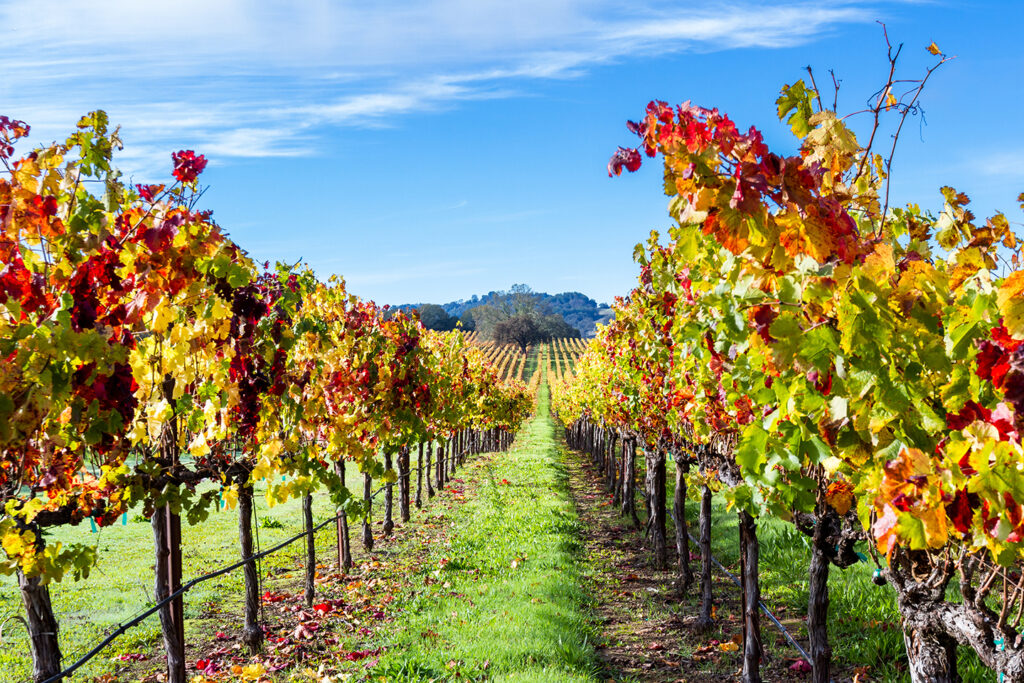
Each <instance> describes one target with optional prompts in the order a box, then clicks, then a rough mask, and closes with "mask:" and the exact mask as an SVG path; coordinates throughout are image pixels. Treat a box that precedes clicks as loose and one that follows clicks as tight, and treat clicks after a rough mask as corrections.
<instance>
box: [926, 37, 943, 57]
mask: <svg viewBox="0 0 1024 683" xmlns="http://www.w3.org/2000/svg"><path fill="white" fill-rule="evenodd" d="M925 49H926V50H928V52H929V53H931V54H933V55H941V54H942V50H940V49H939V46H938V45H936V44H935V41H934V40H933V41H932V44H931V45H929V46H928V47H926V48H925Z"/></svg>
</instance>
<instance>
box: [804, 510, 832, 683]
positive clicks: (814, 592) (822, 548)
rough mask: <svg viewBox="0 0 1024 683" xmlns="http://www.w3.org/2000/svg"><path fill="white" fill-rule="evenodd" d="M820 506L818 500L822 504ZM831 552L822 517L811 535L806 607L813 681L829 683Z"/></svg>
mask: <svg viewBox="0 0 1024 683" xmlns="http://www.w3.org/2000/svg"><path fill="white" fill-rule="evenodd" d="M821 507H822V505H821V504H819V508H821ZM822 513H823V509H819V510H815V516H816V517H818V518H819V519H820V518H821V516H822ZM828 552H829V546H828V537H827V532H826V525H825V524H823V523H821V522H820V521H819V522H818V524H817V525H816V526H815V527H814V535H813V536H812V537H811V568H810V583H809V585H808V589H809V598H808V607H807V637H808V641H809V647H808V650H809V651H808V654H809V655H810V656H811V662H810V664H811V666H812V667H813V669H814V671H813V673H812V674H811V678H812V680H813V681H814V683H829V680H830V678H831V671H830V669H831V662H832V646H831V645H830V644H829V642H828V603H829V597H828V565H829V556H828Z"/></svg>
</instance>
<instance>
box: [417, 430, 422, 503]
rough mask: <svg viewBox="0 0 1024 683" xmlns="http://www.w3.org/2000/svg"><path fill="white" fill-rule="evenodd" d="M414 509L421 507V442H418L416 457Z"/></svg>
mask: <svg viewBox="0 0 1024 683" xmlns="http://www.w3.org/2000/svg"><path fill="white" fill-rule="evenodd" d="M416 507H417V508H422V507H423V442H422V441H420V447H419V455H417V456H416Z"/></svg>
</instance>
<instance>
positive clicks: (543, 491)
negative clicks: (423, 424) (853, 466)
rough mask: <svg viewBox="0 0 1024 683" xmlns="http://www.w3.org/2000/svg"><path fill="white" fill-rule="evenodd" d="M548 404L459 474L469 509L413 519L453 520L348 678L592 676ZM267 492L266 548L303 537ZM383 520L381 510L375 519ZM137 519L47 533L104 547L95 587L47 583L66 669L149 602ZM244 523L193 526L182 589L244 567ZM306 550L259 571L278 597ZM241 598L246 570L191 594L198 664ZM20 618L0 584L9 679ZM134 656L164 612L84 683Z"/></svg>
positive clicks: (143, 525) (18, 656)
mask: <svg viewBox="0 0 1024 683" xmlns="http://www.w3.org/2000/svg"><path fill="white" fill-rule="evenodd" d="M548 406H549V397H548V392H547V387H546V386H545V387H543V388H542V391H541V399H540V404H539V409H538V415H537V417H535V418H534V419H532V420H531V421H530V422H529V423H528V425H527V426H526V427H525V428H524V430H523V432H521V434H520V435H519V438H518V440H517V442H516V445H515V446H514V448H513V449H512V451H511V452H509V453H503V454H495V455H490V456H482V457H481V458H479V459H476V460H475V461H474V462H472V463H471V464H470V465H469V466H467V467H465V468H463V469H460V471H459V472H458V473H457V474H456V475H455V476H456V477H457V478H460V479H465V480H467V481H468V482H469V485H470V486H472V487H473V488H474V489H475V490H474V491H473V494H472V495H471V496H469V499H468V500H467V502H465V503H462V504H456V505H451V504H450V503H448V502H446V501H447V500H448V494H445V496H442V497H440V498H435V499H434V501H435V503H432V504H431V505H430V507H429V508H428V509H427V510H425V511H424V513H415V514H416V516H417V517H418V516H419V515H420V514H426V515H427V518H426V519H427V520H428V521H429V522H431V523H434V524H437V523H441V524H448V525H450V529H449V530H448V532H447V533H446V534H445V539H446V542H445V543H444V544H441V545H438V546H437V547H436V548H433V549H432V550H431V551H430V553H429V554H428V560H427V561H425V562H423V563H422V564H420V565H418V566H417V569H416V572H415V575H414V576H412V577H410V578H411V581H410V582H407V583H406V584H405V585H406V586H407V588H403V589H401V590H402V594H400V595H396V596H395V601H394V603H392V606H391V607H392V608H393V610H394V611H393V612H392V609H390V608H389V612H392V613H394V614H395V619H394V621H389V623H388V628H387V629H385V630H383V631H381V632H376V633H374V634H373V635H372V636H370V640H369V641H367V640H362V639H357V641H358V643H359V644H358V647H360V648H366V649H371V648H377V647H380V646H384V647H385V648H386V649H385V651H384V654H383V655H382V656H381V658H380V662H379V664H378V666H376V667H373V668H372V669H369V670H365V671H364V669H363V667H362V665H361V664H355V665H352V666H351V667H350V669H354V670H355V671H356V672H359V674H358V675H367V676H370V675H372V676H373V677H374V678H381V677H383V678H384V679H386V680H396V681H417V680H429V679H432V678H433V679H438V678H441V679H448V678H453V677H456V676H458V677H460V680H464V679H466V678H467V677H469V678H473V677H482V676H487V677H489V678H490V679H494V680H524V681H526V680H529V681H579V680H591V679H592V675H591V674H592V673H593V671H594V670H595V656H594V651H593V648H592V647H591V643H592V642H593V636H592V632H591V631H590V627H589V623H588V621H587V611H586V596H585V595H584V594H583V592H582V590H581V588H580V584H581V581H580V577H579V573H578V569H577V565H578V560H579V554H580V544H579V540H578V535H579V528H578V525H579V522H578V520H577V518H576V516H575V511H574V508H573V506H572V504H571V502H570V499H569V495H568V491H567V482H566V476H565V472H564V468H563V467H562V466H561V464H560V462H561V458H562V457H563V456H564V452H563V450H562V449H561V447H560V445H559V442H558V441H557V439H556V438H555V434H556V431H555V430H556V428H555V424H554V422H553V421H552V419H551V417H550V416H549V412H548ZM414 458H415V455H414ZM506 482H507V483H506ZM414 485H415V484H414ZM262 489H263V486H257V496H256V509H255V515H254V516H255V518H256V519H257V520H259V521H260V528H259V530H258V533H259V540H260V545H261V546H262V547H264V548H265V547H268V546H270V545H272V544H275V543H277V542H279V541H281V540H284V539H285V538H288V537H290V536H293V535H295V534H296V533H298V532H300V531H301V529H302V522H301V501H299V500H294V501H290V502H288V503H285V504H282V505H278V506H276V507H274V508H270V509H268V508H267V505H266V502H265V499H264V498H263V497H262V495H260V493H261V491H262ZM332 514H333V510H332V508H331V505H330V502H329V500H328V499H327V497H326V496H314V517H315V518H316V519H324V518H326V517H329V516H330V515H332ZM380 514H381V513H380V511H379V510H378V511H377V512H376V516H377V519H378V520H379V518H380ZM136 517H137V516H136V515H133V514H132V513H129V516H128V522H127V524H125V525H122V524H121V523H120V522H119V523H118V524H116V525H114V526H112V527H108V528H106V529H101V530H99V532H98V533H94V532H92V531H91V530H90V527H89V525H88V524H85V525H81V526H79V527H74V528H63V529H60V530H57V531H55V532H54V533H53V534H51V535H50V536H49V538H50V540H51V541H58V540H59V541H62V542H64V543H69V542H84V543H90V544H96V545H97V546H98V548H99V557H100V559H99V563H98V565H97V566H96V567H95V568H94V570H93V572H92V574H91V576H90V577H89V578H88V579H86V580H84V581H79V582H75V581H72V580H70V579H68V580H66V581H64V582H61V583H55V584H53V585H52V586H51V595H52V599H53V604H54V609H55V612H56V614H57V617H58V620H59V622H60V625H61V631H60V640H61V648H62V651H63V653H64V663H65V665H68V664H70V663H72V662H73V661H74V660H76V659H77V658H78V656H79V655H80V654H82V653H84V652H85V651H87V650H88V649H90V648H91V647H92V646H93V645H94V644H95V643H96V642H97V641H99V640H100V639H101V638H102V637H103V635H104V632H105V631H107V630H109V629H111V628H113V627H115V626H116V625H118V624H119V623H123V622H124V621H127V620H129V619H131V618H132V617H133V616H134V615H135V614H137V613H139V612H140V611H141V610H143V609H145V608H146V607H148V606H150V605H152V597H151V596H152V584H153V570H152V566H153V549H152V545H153V541H152V531H151V527H150V524H149V522H148V520H146V519H144V518H141V517H138V521H135V518H136ZM414 524H415V520H414ZM237 528H238V518H237V514H236V513H235V512H234V511H222V512H218V513H215V514H212V515H211V516H210V518H209V519H208V520H207V521H205V522H204V523H202V524H199V525H197V526H195V527H189V526H183V529H182V545H183V557H184V578H185V580H188V579H190V578H192V577H195V576H198V575H200V574H204V573H207V572H209V571H210V570H212V569H215V568H218V567H220V566H223V565H225V564H228V563H231V562H233V561H235V560H236V559H238V558H239V554H240V549H239V543H238V531H237ZM412 540H413V539H412V538H410V539H409V543H408V547H402V545H401V544H399V545H398V546H396V547H395V548H393V549H392V550H384V551H383V552H384V555H385V556H392V554H393V553H394V554H395V555H394V557H395V558H396V559H397V557H398V555H399V554H402V553H412V554H415V552H416V551H417V550H418V549H417V548H415V547H413V543H412ZM357 550H358V552H359V554H360V555H362V551H361V549H357ZM317 552H318V558H319V559H320V561H323V562H330V561H331V560H333V557H334V553H335V548H334V533H333V530H332V528H331V527H328V528H326V529H324V530H323V531H321V532H320V533H319V534H318V535H317ZM301 553H302V544H301V542H300V543H296V544H294V545H292V546H290V547H289V548H288V549H286V550H285V551H282V552H281V553H278V554H275V555H274V556H272V557H271V558H268V559H267V560H266V561H265V562H264V565H263V575H264V576H267V575H268V574H269V575H271V578H268V579H267V587H275V589H276V587H277V586H278V585H280V582H281V580H282V579H287V577H288V576H289V575H293V576H295V577H297V576H299V575H300V571H298V569H299V567H300V566H301V564H300V563H301V561H302V556H301ZM442 560H446V561H445V562H442ZM513 564H514V566H513ZM292 580H294V579H292ZM241 596H242V574H241V572H232V573H231V574H228V575H225V576H223V577H219V578H217V579H214V580H212V581H209V582H206V583H203V584H201V585H200V586H198V587H197V588H195V589H194V590H192V591H190V592H189V593H188V594H187V595H186V596H185V617H186V623H185V631H186V639H187V640H188V652H187V653H186V657H187V660H188V661H189V662H190V663H191V662H192V661H193V660H194V659H195V657H196V656H198V655H197V654H196V653H197V652H198V651H199V650H198V649H197V646H198V645H200V644H208V643H209V642H210V641H211V640H212V639H213V638H212V636H213V634H214V633H215V632H216V631H218V630H221V629H223V630H227V631H236V630H238V628H239V627H240V624H241V621H242V603H241ZM21 610H22V607H21V601H20V595H19V592H18V590H17V588H16V584H15V583H14V581H13V579H12V578H10V577H4V578H3V579H0V622H2V621H5V620H6V623H5V625H4V627H3V631H2V638H3V645H4V647H2V648H0V683H15V682H16V681H17V682H20V681H24V680H27V679H28V678H30V673H31V657H30V652H29V647H28V640H27V637H26V633H25V630H24V628H23V627H22V626H21V624H20V622H18V621H17V620H16V618H15V617H16V616H17V615H20V614H21ZM350 639H351V638H350V636H348V635H345V636H344V637H343V640H344V641H345V643H343V644H344V645H346V646H350V645H353V643H349V642H348V641H349V640H350ZM351 649H355V647H352V648H351ZM127 653H143V654H146V655H148V656H149V659H148V660H147V661H146V662H145V663H143V664H142V665H141V666H140V665H133V667H132V669H131V670H132V671H133V675H132V678H133V679H134V678H135V677H138V676H141V675H142V674H143V673H146V672H157V671H160V670H162V668H163V664H162V659H161V653H162V641H161V638H160V628H159V621H158V619H157V617H155V616H154V617H151V618H150V619H148V620H147V621H146V622H144V623H143V624H142V625H140V626H138V627H136V628H134V629H132V630H131V631H129V632H128V633H126V634H124V635H122V636H121V637H120V638H119V639H118V640H116V641H115V642H114V645H113V646H112V647H110V648H109V649H108V650H106V651H105V652H103V653H102V654H101V655H100V656H99V657H97V658H95V659H94V660H92V661H91V662H90V663H89V664H87V665H86V666H85V667H84V668H83V669H82V670H81V674H80V675H81V677H82V678H83V679H88V678H91V677H94V676H100V675H102V674H107V673H113V672H115V670H116V669H115V667H123V666H124V665H123V664H122V663H121V662H113V661H111V658H112V657H114V656H116V655H121V654H127ZM284 673H285V672H282V674H284ZM378 674H380V675H378ZM279 677H280V676H279ZM281 680H285V678H281Z"/></svg>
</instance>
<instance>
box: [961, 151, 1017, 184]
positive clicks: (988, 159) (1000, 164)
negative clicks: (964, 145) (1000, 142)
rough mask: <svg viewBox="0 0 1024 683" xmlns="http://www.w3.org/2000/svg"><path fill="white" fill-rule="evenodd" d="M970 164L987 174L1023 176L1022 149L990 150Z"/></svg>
mask: <svg viewBox="0 0 1024 683" xmlns="http://www.w3.org/2000/svg"><path fill="white" fill-rule="evenodd" d="M971 165H972V166H974V167H975V169H976V170H977V171H978V172H980V173H982V174H984V175H987V176H1003V177H1011V178H1021V177H1024V151H1015V152H1007V151H1000V152H992V153H991V154H988V155H982V156H981V157H980V158H978V159H977V160H976V161H974V162H972V163H971Z"/></svg>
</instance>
